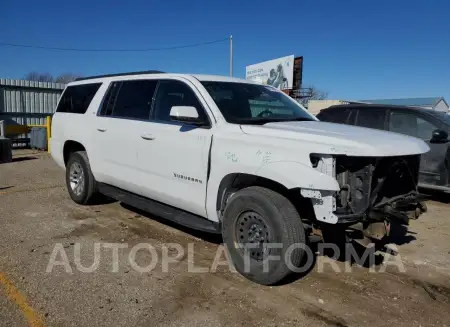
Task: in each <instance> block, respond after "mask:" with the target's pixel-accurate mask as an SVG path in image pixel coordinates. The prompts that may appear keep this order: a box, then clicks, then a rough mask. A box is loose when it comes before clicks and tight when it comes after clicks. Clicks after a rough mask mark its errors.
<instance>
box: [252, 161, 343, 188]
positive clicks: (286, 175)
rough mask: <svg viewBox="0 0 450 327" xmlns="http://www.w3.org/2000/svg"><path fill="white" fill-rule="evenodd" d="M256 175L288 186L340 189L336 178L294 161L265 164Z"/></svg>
mask: <svg viewBox="0 0 450 327" xmlns="http://www.w3.org/2000/svg"><path fill="white" fill-rule="evenodd" d="M255 175H258V176H261V177H265V178H268V179H271V180H274V181H277V182H279V183H280V184H283V185H284V186H285V187H286V188H288V189H292V188H304V189H313V190H327V191H339V189H340V188H339V184H338V182H337V180H336V179H335V178H333V177H332V176H329V175H326V174H324V173H321V172H319V171H317V170H315V169H314V168H312V167H309V166H306V165H304V164H301V163H299V162H294V161H276V162H268V163H266V164H263V165H262V166H261V167H260V168H259V169H258V170H257V171H256V172H255Z"/></svg>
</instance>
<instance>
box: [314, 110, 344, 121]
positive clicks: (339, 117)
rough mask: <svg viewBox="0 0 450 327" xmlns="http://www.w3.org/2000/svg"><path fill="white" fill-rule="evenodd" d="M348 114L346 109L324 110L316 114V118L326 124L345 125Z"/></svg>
mask: <svg viewBox="0 0 450 327" xmlns="http://www.w3.org/2000/svg"><path fill="white" fill-rule="evenodd" d="M348 114H349V110H348V109H335V110H324V111H322V112H320V113H319V114H317V118H319V119H320V120H322V121H326V122H331V123H339V124H346V123H347V118H348Z"/></svg>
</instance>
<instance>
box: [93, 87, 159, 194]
mask: <svg viewBox="0 0 450 327" xmlns="http://www.w3.org/2000/svg"><path fill="white" fill-rule="evenodd" d="M157 83H158V81H157V80H151V79H135V80H126V81H115V82H112V83H111V84H110V86H109V89H108V91H107V94H106V96H105V98H104V100H103V103H102V106H101V109H100V111H99V113H98V115H97V117H96V121H95V126H94V131H93V133H94V137H95V142H93V143H95V144H96V152H97V154H96V155H97V157H98V158H99V162H100V169H99V172H98V174H97V175H99V177H98V179H99V181H101V182H104V183H107V184H111V185H114V186H116V187H119V188H122V189H125V190H128V191H131V192H135V193H138V191H139V187H138V186H139V174H138V173H137V171H136V169H137V168H138V166H137V148H138V145H139V144H138V142H139V140H140V139H141V135H140V131H141V130H142V129H145V128H146V125H147V124H149V118H150V110H151V106H152V101H153V95H154V92H155V89H156V86H157Z"/></svg>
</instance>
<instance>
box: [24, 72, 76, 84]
mask: <svg viewBox="0 0 450 327" xmlns="http://www.w3.org/2000/svg"><path fill="white" fill-rule="evenodd" d="M78 77H80V76H79V75H76V74H72V73H64V74H61V75H59V76H58V77H56V78H55V77H53V76H52V75H51V74H50V73H38V72H30V73H28V74H26V75H25V77H24V78H25V79H26V80H28V81H36V82H55V83H63V84H67V83H70V82H72V81H74V80H75V79H77V78H78Z"/></svg>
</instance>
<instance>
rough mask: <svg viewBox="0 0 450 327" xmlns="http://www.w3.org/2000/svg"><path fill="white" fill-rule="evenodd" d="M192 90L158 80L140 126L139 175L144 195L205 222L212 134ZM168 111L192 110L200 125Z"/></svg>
mask: <svg viewBox="0 0 450 327" xmlns="http://www.w3.org/2000/svg"><path fill="white" fill-rule="evenodd" d="M200 98H201V97H200V95H199V93H198V91H196V90H195V88H194V87H193V86H191V85H189V84H187V83H186V82H184V81H181V80H175V79H173V80H161V81H160V82H159V85H158V89H157V92H156V95H155V98H154V103H153V112H152V117H151V121H150V123H149V124H147V125H145V126H141V127H142V128H141V129H140V131H139V132H140V134H141V139H140V140H139V142H138V154H137V161H138V171H139V173H140V183H141V186H142V188H141V189H142V191H143V193H144V195H145V196H147V197H149V198H152V199H154V200H157V201H160V202H163V203H166V204H169V205H172V206H176V207H178V208H181V209H183V210H186V211H189V212H192V213H195V214H198V215H200V216H203V217H206V208H205V204H206V203H205V199H206V184H207V179H208V176H207V175H208V158H209V151H210V146H211V141H212V129H211V124H210V122H209V119H208V116H207V114H206V112H205V109H204V108H205V106H206V103H204V102H202V101H200V100H199V99H200ZM173 106H193V107H195V108H196V109H197V112H198V114H199V117H201V118H202V119H204V121H205V122H207V124H205V126H201V127H200V126H195V125H191V124H184V123H180V122H175V121H173V120H172V119H171V118H170V109H171V108H172V107H173Z"/></svg>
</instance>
